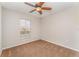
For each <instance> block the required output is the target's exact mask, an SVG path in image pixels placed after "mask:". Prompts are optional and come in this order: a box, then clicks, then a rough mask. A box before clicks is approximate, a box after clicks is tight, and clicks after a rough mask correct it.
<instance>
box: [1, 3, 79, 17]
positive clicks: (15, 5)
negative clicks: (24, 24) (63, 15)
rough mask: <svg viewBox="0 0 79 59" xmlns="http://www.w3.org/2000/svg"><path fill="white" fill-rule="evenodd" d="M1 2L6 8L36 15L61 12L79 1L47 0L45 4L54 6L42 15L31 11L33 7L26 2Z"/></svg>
mask: <svg viewBox="0 0 79 59" xmlns="http://www.w3.org/2000/svg"><path fill="white" fill-rule="evenodd" d="M30 3H31V4H35V3H36V2H30ZM0 4H1V5H2V6H3V7H5V8H8V9H13V10H16V11H19V12H23V13H27V14H31V15H35V16H46V15H50V14H54V13H56V12H59V11H61V10H63V9H67V8H70V7H72V6H74V5H76V4H79V3H76V2H75V3H72V2H46V3H45V4H44V5H43V6H49V7H51V8H52V10H51V11H44V12H43V15H40V14H38V13H36V14H32V13H29V11H31V10H32V9H33V7H31V6H28V5H26V4H24V2H1V3H0Z"/></svg>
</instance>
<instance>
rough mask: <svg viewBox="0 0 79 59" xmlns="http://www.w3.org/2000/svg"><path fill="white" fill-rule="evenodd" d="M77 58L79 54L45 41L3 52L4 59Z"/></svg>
mask: <svg viewBox="0 0 79 59" xmlns="http://www.w3.org/2000/svg"><path fill="white" fill-rule="evenodd" d="M70 56H71V57H75V56H79V52H76V51H73V50H71V49H67V48H64V47H61V46H58V45H55V44H52V43H49V42H47V41H44V40H37V41H33V42H30V43H27V44H23V45H20V46H16V47H13V48H9V49H6V50H3V52H2V57H70Z"/></svg>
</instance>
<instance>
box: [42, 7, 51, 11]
mask: <svg viewBox="0 0 79 59" xmlns="http://www.w3.org/2000/svg"><path fill="white" fill-rule="evenodd" d="M51 9H52V8H50V7H42V10H51Z"/></svg>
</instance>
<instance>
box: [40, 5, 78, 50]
mask: <svg viewBox="0 0 79 59" xmlns="http://www.w3.org/2000/svg"><path fill="white" fill-rule="evenodd" d="M41 25H42V26H41V38H42V39H44V40H47V41H50V42H53V43H55V44H59V45H62V46H64V47H67V48H71V49H74V50H78V51H79V46H78V45H79V7H77V6H75V7H72V8H69V9H67V10H62V11H61V12H58V13H55V14H53V15H49V16H48V17H45V18H43V19H42V20H41Z"/></svg>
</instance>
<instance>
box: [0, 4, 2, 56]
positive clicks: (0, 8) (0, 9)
mask: <svg viewBox="0 0 79 59" xmlns="http://www.w3.org/2000/svg"><path fill="white" fill-rule="evenodd" d="M1 22H2V7H1V5H0V55H1V52H2V23H1Z"/></svg>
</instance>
